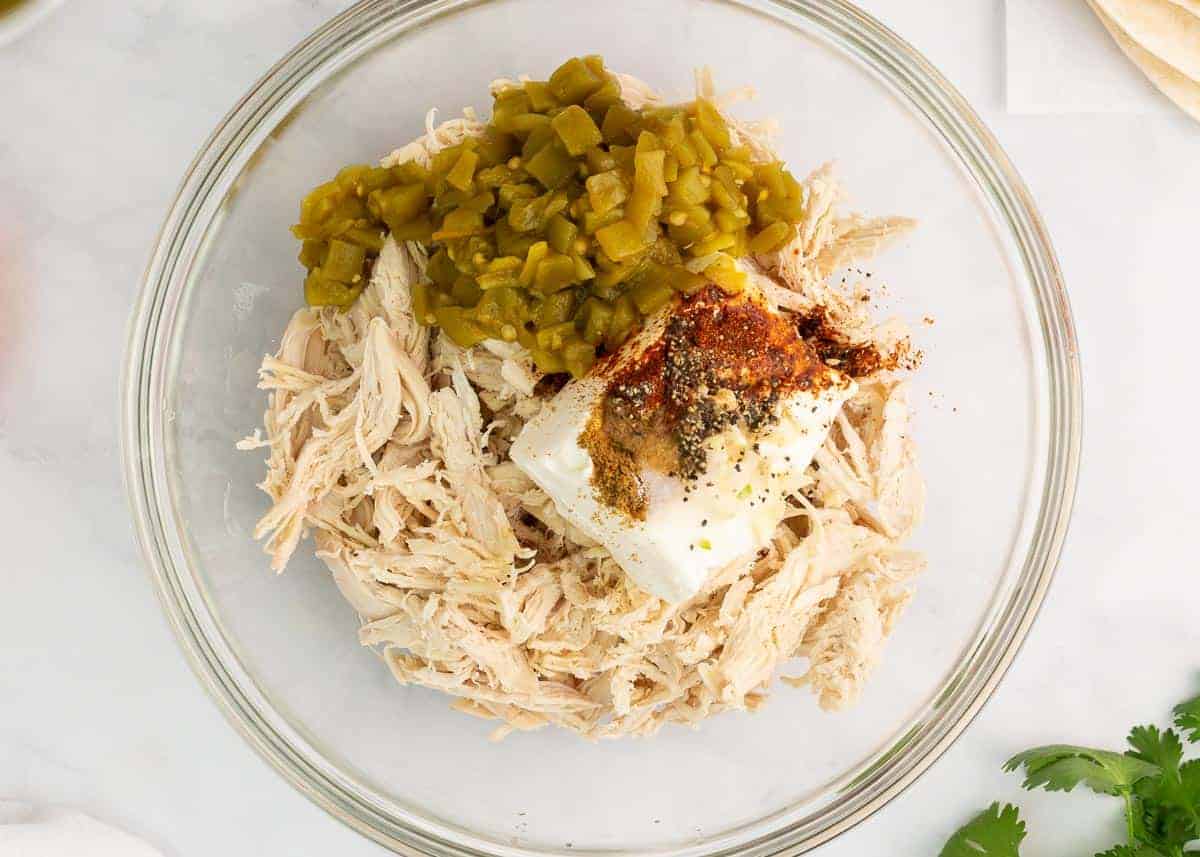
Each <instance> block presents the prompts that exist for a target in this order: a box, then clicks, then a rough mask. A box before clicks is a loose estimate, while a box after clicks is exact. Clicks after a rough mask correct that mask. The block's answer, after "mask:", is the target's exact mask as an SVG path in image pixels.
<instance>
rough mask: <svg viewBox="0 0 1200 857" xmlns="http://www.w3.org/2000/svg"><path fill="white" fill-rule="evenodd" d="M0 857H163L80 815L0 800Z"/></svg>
mask: <svg viewBox="0 0 1200 857" xmlns="http://www.w3.org/2000/svg"><path fill="white" fill-rule="evenodd" d="M0 857H163V855H162V852H161V851H159V850H158V849H156V848H152V847H150V846H149V845H147V844H146V843H145V842H143V841H142V840H140V839H137V838H135V837H133V836H130V835H129V834H128V833H123V832H121V831H120V830H116V829H114V828H112V827H109V826H108V825H106V824H101V823H100V822H98V821H96V820H95V819H94V818H91V817H90V816H86V815H84V814H83V813H81V812H74V811H72V810H67V809H59V808H57V807H35V806H33V805H32V804H28V803H23V802H20V801H4V800H0Z"/></svg>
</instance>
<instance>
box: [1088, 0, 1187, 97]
mask: <svg viewBox="0 0 1200 857" xmlns="http://www.w3.org/2000/svg"><path fill="white" fill-rule="evenodd" d="M1089 2H1090V3H1091V4H1092V7H1093V8H1095V9H1098V10H1099V11H1101V12H1103V13H1104V14H1103V16H1102V17H1107V18H1108V19H1109V20H1110V21H1112V22H1114V23H1115V24H1116V25H1117V26H1118V27H1119V28H1120V29H1121V30H1122V31H1123V32H1124V33H1125V35H1126V36H1127V37H1128V38H1129V39H1130V40H1131V41H1133V42H1134V43H1136V44H1137V45H1138V46H1139V47H1140V48H1141V49H1142V50H1144V51H1146V52H1147V53H1150V54H1152V55H1153V56H1154V57H1156V58H1157V59H1158V60H1159V61H1160V62H1163V63H1166V64H1167V65H1169V66H1171V67H1172V68H1174V69H1175V70H1176V71H1178V72H1179V73H1180V74H1183V75H1184V76H1186V77H1189V78H1191V80H1192V81H1193V82H1194V83H1197V84H1200V15H1197V14H1195V13H1194V12H1193V11H1189V8H1187V7H1195V6H1198V5H1200V3H1197V2H1196V0H1188V2H1187V3H1182V2H1178V0H1089ZM1105 23H1106V25H1107V23H1108V22H1107V21H1106V22H1105ZM1109 30H1110V31H1111V30H1112V27H1111V26H1110V27H1109ZM1126 53H1128V51H1126ZM1151 79H1152V80H1153V78H1151Z"/></svg>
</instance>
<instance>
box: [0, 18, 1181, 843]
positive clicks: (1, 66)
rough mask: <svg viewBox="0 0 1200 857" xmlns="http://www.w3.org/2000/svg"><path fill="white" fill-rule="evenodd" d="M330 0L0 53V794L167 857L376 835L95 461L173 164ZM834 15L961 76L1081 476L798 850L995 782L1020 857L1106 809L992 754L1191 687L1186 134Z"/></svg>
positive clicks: (106, 28)
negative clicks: (860, 799)
mask: <svg viewBox="0 0 1200 857" xmlns="http://www.w3.org/2000/svg"><path fill="white" fill-rule="evenodd" d="M345 5H347V4H346V3H344V2H341V0H259V2H256V3H244V2H239V0H210V2H197V0H186V2H185V0H132V2H127V3H117V2H112V0H109V1H108V2H102V0H68V2H66V3H65V4H63V5H62V6H61V7H60V8H59V9H58V10H57V11H55V12H54V13H53V14H52V15H50V16H49V17H48V18H47V19H46V20H45V21H44V22H42V23H41V24H40V25H39V26H38V27H37V28H36V29H34V30H33V31H32V32H30V33H29V34H27V35H26V36H25V37H23V38H22V39H20V40H19V41H17V42H15V43H13V44H9V45H4V46H0V80H3V81H4V82H5V84H4V86H3V87H0V115H2V116H4V117H5V119H4V122H3V127H4V129H5V130H4V133H3V134H0V486H3V489H2V490H0V521H3V524H2V525H0V530H2V532H3V535H4V567H5V569H4V572H3V574H4V585H3V589H2V590H0V592H2V595H0V797H14V798H21V799H25V800H32V801H41V802H48V803H56V804H65V805H68V806H73V807H77V808H80V809H83V810H85V811H87V812H89V813H91V814H93V815H95V816H97V817H98V818H101V819H103V820H105V821H108V822H110V823H113V824H116V825H118V826H120V827H123V828H125V829H127V830H129V831H131V832H134V833H137V834H139V835H141V836H144V837H145V838H146V839H148V840H149V841H150V842H152V843H153V844H155V845H156V846H158V847H159V848H161V849H162V850H163V852H164V853H165V854H169V855H180V857H187V855H197V857H199V855H207V854H212V853H222V854H229V855H240V854H246V855H249V854H301V853H337V854H339V855H342V857H353V855H382V854H383V853H384V852H383V851H382V849H380V848H379V847H378V846H376V845H374V844H372V843H370V842H368V841H367V840H365V839H363V838H362V837H360V836H358V835H357V834H355V833H352V832H351V831H350V830H348V829H346V828H344V827H342V826H341V825H340V824H339V823H338V822H336V821H334V820H333V819H332V818H330V817H329V816H327V815H325V814H324V813H323V812H322V811H320V810H319V809H317V808H316V807H315V806H314V805H312V804H310V803H309V802H308V801H307V800H306V799H305V798H303V797H302V796H301V795H300V794H298V793H297V792H295V791H294V790H293V789H292V788H291V787H290V786H288V785H287V784H286V783H284V781H283V780H282V779H281V778H280V777H278V776H277V775H276V774H275V773H274V772H273V771H272V770H271V769H270V768H268V766H267V765H266V764H264V763H263V762H262V761H260V760H259V758H258V757H257V756H256V755H255V754H254V753H253V752H252V751H251V750H250V749H249V748H248V747H247V746H246V745H245V744H244V743H243V741H242V739H241V738H239V737H238V736H237V735H236V734H235V733H234V731H233V730H232V729H230V728H229V726H228V725H227V724H226V723H225V721H224V720H223V719H222V717H221V715H220V714H219V713H218V711H217V708H216V707H215V706H214V705H213V704H212V703H211V702H210V701H209V700H208V698H207V697H206V696H205V695H204V693H203V691H202V690H201V689H200V685H199V684H198V683H197V682H196V680H195V679H194V678H193V676H192V674H191V672H190V670H189V669H188V667H187V665H186V664H185V662H184V659H183V656H182V655H181V653H180V651H179V650H178V648H177V646H176V645H175V642H174V640H173V638H172V636H171V633H170V631H169V629H168V627H167V624H166V622H165V621H164V620H163V619H162V617H161V615H160V612H159V607H158V604H157V602H156V599H155V595H154V592H153V590H152V588H151V585H150V583H149V580H148V578H147V576H146V574H145V572H144V571H143V569H142V566H141V560H140V557H139V555H138V552H137V549H136V547H135V545H134V540H133V535H132V532H131V527H130V524H129V521H128V516H127V511H126V502H125V496H124V490H123V487H122V484H121V471H120V461H119V454H118V405H117V394H118V386H119V375H120V365H121V359H122V353H123V351H124V346H125V331H126V322H127V316H128V313H129V307H130V305H131V303H132V301H133V299H134V294H135V292H136V290H137V287H138V281H139V277H140V275H141V272H142V268H143V266H144V265H145V263H146V260H147V258H148V255H149V249H150V245H151V242H152V241H153V239H154V236H155V233H156V230H157V228H158V225H159V221H160V219H161V217H162V215H163V213H164V212H165V210H166V207H167V205H168V203H169V201H170V199H171V197H172V195H173V193H174V190H175V187H176V184H177V182H178V180H179V178H180V176H181V175H182V173H183V170H184V169H185V167H186V165H187V163H188V162H189V160H190V159H191V157H192V155H193V153H194V152H195V150H196V149H197V147H198V146H199V145H200V143H201V142H202V141H203V139H204V137H205V136H206V135H207V134H208V132H209V130H210V129H211V128H212V126H213V125H214V124H215V122H216V121H217V120H218V118H219V117H220V116H221V115H222V114H223V113H224V112H225V110H226V109H227V108H228V106H229V105H230V104H232V103H233V101H234V100H235V99H236V98H238V97H239V96H240V95H241V94H242V92H243V91H244V90H245V89H246V88H247V87H248V86H249V85H250V83H252V82H253V80H255V79H256V78H257V77H258V75H259V74H260V73H261V72H262V71H263V70H264V69H266V68H267V67H268V66H269V65H270V64H271V63H272V62H274V61H275V60H276V59H277V58H278V57H279V56H280V55H282V54H283V53H284V52H285V51H286V50H287V49H288V48H289V47H290V46H291V45H292V44H294V43H295V42H296V41H297V40H298V39H299V38H301V37H302V36H303V35H304V34H306V33H307V32H308V31H310V30H311V29H312V28H314V27H315V26H316V25H317V24H319V23H320V22H321V21H322V20H324V19H325V18H327V17H329V16H330V15H332V14H333V13H335V12H337V11H338V10H340V9H341V8H343V7H344V6H345ZM864 5H865V6H866V7H867V8H868V10H869V11H871V12H873V13H874V14H877V15H878V16H880V17H881V18H882V19H883V20H885V21H886V22H887V23H889V24H890V25H891V26H893V27H894V28H895V29H896V30H898V31H899V32H900V34H901V35H903V36H904V37H905V38H907V39H909V40H910V41H911V42H912V43H913V44H915V45H916V46H917V47H918V48H919V49H920V50H922V51H923V52H924V53H925V55H926V56H927V57H929V59H930V60H931V61H932V62H933V63H934V64H935V65H937V66H939V67H940V68H941V69H942V70H943V71H944V72H945V74H946V75H947V76H948V77H949V78H950V80H951V81H952V82H953V83H955V84H956V85H957V86H958V87H959V88H960V90H961V91H962V92H963V93H964V94H965V95H966V96H967V98H968V99H969V100H970V101H971V102H972V103H973V104H974V105H975V107H976V108H977V109H978V110H979V112H980V113H981V114H982V115H983V117H984V119H985V121H986V122H988V124H989V125H990V126H991V128H992V129H993V130H994V131H995V132H996V134H997V135H998V136H999V138H1000V140H1001V142H1002V143H1003V145H1004V146H1005V147H1006V148H1007V150H1008V152H1009V153H1010V155H1011V156H1012V158H1013V160H1014V161H1015V162H1016V164H1017V165H1018V168H1019V169H1020V170H1021V171H1022V172H1023V174H1024V176H1025V178H1026V180H1027V181H1028V183H1029V185H1030V187H1031V189H1032V191H1033V193H1034V196H1035V197H1036V198H1037V200H1038V201H1039V204H1040V206H1041V210H1042V212H1043V214H1044V216H1045V218H1046V220H1047V222H1048V225H1049V227H1050V230H1051V234H1052V235H1053V236H1054V239H1055V242H1056V245H1057V249H1058V252H1059V255H1060V258H1061V261H1062V264H1063V268H1064V270H1065V274H1066V277H1067V281H1068V284H1069V287H1070V291H1071V297H1072V300H1073V304H1074V309H1075V313H1076V319H1077V323H1078V327H1079V335H1080V343H1081V351H1082V355H1083V365H1084V377H1085V391H1086V394H1085V408H1086V414H1085V435H1084V464H1083V475H1082V479H1081V483H1080V491H1079V500H1078V504H1077V510H1076V513H1075V519H1074V525H1073V528H1072V531H1071V535H1070V538H1069V541H1068V544H1067V547H1066V551H1065V553H1064V556H1063V561H1062V564H1061V567H1060V571H1059V576H1058V579H1057V580H1056V582H1055V584H1054V587H1053V589H1052V591H1051V594H1050V597H1049V600H1048V602H1047V603H1046V606H1045V608H1044V610H1043V611H1042V616H1041V618H1040V620H1039V621H1038V623H1037V625H1036V626H1035V628H1034V630H1033V632H1032V634H1031V635H1030V637H1029V639H1028V641H1027V643H1026V645H1025V647H1024V650H1023V651H1022V653H1021V654H1020V656H1019V658H1018V659H1017V661H1016V664H1015V665H1014V667H1013V668H1012V670H1011V672H1010V673H1009V675H1008V677H1007V678H1006V679H1005V681H1004V682H1003V684H1002V685H1001V687H1000V689H999V691H998V692H997V694H996V695H995V697H994V698H993V699H992V701H991V702H990V703H989V704H988V705H987V706H986V708H985V709H984V711H983V712H982V714H980V716H979V717H978V718H977V719H976V721H975V722H974V724H972V726H971V727H970V729H969V730H968V731H967V733H966V734H965V736H964V737H963V738H961V739H960V740H959V741H958V743H957V744H956V745H955V746H954V747H953V748H952V749H951V750H950V751H949V752H948V753H947V754H946V755H945V756H944V757H943V758H942V759H941V760H940V761H939V762H938V763H937V764H936V765H935V766H934V767H933V769H932V770H931V771H929V772H928V773H927V774H926V775H925V776H924V777H923V778H922V779H921V780H920V781H919V782H918V783H917V784H916V785H915V786H914V787H912V788H911V789H909V790H908V791H907V792H906V793H905V794H904V795H902V796H901V797H900V798H898V799H897V800H895V801H894V802H893V803H891V804H890V805H889V806H888V807H886V808H885V809H884V810H883V811H881V812H879V813H877V814H876V815H875V816H874V817H872V818H871V819H869V820H868V821H867V822H865V823H863V824H861V825H860V826H859V827H857V828H855V829H854V830H853V831H852V832H850V833H849V834H847V835H845V836H843V837H841V838H840V839H838V840H836V841H835V842H834V843H832V844H830V845H828V846H826V847H825V848H824V849H823V850H822V851H821V853H822V854H823V855H829V857H838V855H846V857H851V855H859V854H864V853H887V854H892V855H914V857H916V855H928V854H932V853H936V852H937V850H938V848H939V847H940V845H941V843H942V842H943V841H944V839H945V837H946V836H947V835H948V834H949V833H950V832H951V831H952V830H953V829H954V827H955V826H957V824H959V823H961V822H962V821H964V820H965V819H966V818H967V817H969V816H970V815H971V814H972V813H973V812H974V811H976V810H977V809H979V808H981V807H983V806H985V805H986V804H988V803H989V802H990V801H992V800H997V799H999V800H1020V801H1022V802H1023V804H1024V806H1025V808H1026V817H1027V818H1028V821H1029V824H1030V828H1031V830H1032V831H1033V832H1032V833H1031V836H1030V839H1029V844H1028V846H1027V848H1026V851H1025V853H1026V855H1027V857H1028V856H1029V855H1031V857H1038V855H1043V854H1045V855H1049V854H1052V853H1067V852H1072V853H1091V852H1090V851H1088V849H1089V848H1092V847H1093V846H1095V847H1096V848H1099V847H1101V846H1107V845H1108V844H1110V843H1111V841H1113V840H1114V839H1115V838H1116V837H1117V836H1118V835H1119V825H1118V821H1117V816H1116V814H1115V812H1114V811H1113V808H1112V807H1111V806H1108V805H1106V803H1105V802H1103V801H1098V800H1095V799H1092V798H1090V797H1089V796H1086V795H1078V794H1075V795H1058V796H1054V797H1053V798H1042V797H1037V798H1022V795H1021V793H1020V792H1019V789H1018V782H1017V778H1016V777H1013V776H1007V775H1004V774H1002V773H1001V772H1000V770H999V764H1000V762H1001V761H1002V760H1003V759H1004V758H1005V757H1006V756H1007V755H1008V754H1009V753H1011V752H1012V751H1015V750H1017V749H1022V748H1024V747H1026V746H1030V745H1034V744H1039V743H1045V742H1047V741H1052V740H1058V739H1070V740H1072V741H1075V742H1099V743H1115V742H1117V741H1119V740H1120V739H1121V737H1122V735H1123V734H1124V730H1125V729H1126V728H1127V727H1128V726H1129V725H1130V724H1131V723H1134V722H1139V721H1142V720H1158V721H1162V720H1164V719H1165V715H1166V713H1167V710H1168V708H1169V706H1170V705H1171V704H1172V703H1174V702H1176V701H1178V700H1179V699H1182V698H1183V697H1184V696H1185V695H1187V694H1189V693H1195V692H1196V690H1197V687H1198V685H1200V660H1198V659H1197V652H1200V631H1198V630H1197V627H1198V626H1197V624H1196V621H1195V617H1196V616H1197V614H1198V612H1200V596H1198V595H1197V594H1196V592H1197V590H1196V585H1195V581H1196V559H1195V557H1194V556H1193V555H1192V554H1191V552H1190V549H1189V546H1188V545H1189V543H1188V542H1187V539H1188V538H1190V536H1191V535H1192V533H1193V531H1194V529H1195V526H1196V523H1195V520H1196V515H1195V512H1196V502H1195V486H1196V485H1197V483H1198V482H1200V457H1198V456H1196V455H1195V454H1194V452H1193V450H1192V446H1191V443H1192V441H1191V438H1192V435H1193V434H1194V431H1195V423H1193V422H1192V420H1194V419H1197V417H1200V406H1198V405H1197V403H1196V396H1195V394H1194V391H1193V389H1192V388H1193V376H1192V373H1191V371H1190V370H1189V369H1188V367H1189V366H1190V365H1191V357H1190V356H1189V355H1190V353H1191V347H1192V345H1193V344H1194V343H1195V340H1196V333H1195V318H1196V317H1197V316H1198V315H1200V288H1197V286H1200V267H1198V265H1197V258H1198V257H1197V236H1198V235H1200V207H1198V205H1197V200H1200V126H1197V125H1196V124H1194V123H1192V122H1190V121H1188V120H1186V119H1185V118H1183V117H1182V116H1172V115H1167V116H1126V115H1108V116H1086V115H1077V116H1058V117H1056V116H1041V117H1016V116H1012V115H1009V114H1006V113H1005V112H1004V109H1003V104H1004V99H1003V92H1002V80H1003V71H1004V69H1003V62H1004V60H1003V12H1004V9H1003V3H1002V0H959V2H958V3H955V4H954V8H953V12H952V13H948V12H945V11H943V12H941V13H939V12H938V11H937V8H940V9H942V10H945V9H947V8H949V7H947V6H946V5H945V4H929V3H926V2H923V0H871V2H867V3H864ZM935 7H936V8H935ZM218 50H219V53H217V51H218ZM1156 403H1157V404H1156ZM230 783H236V784H237V788H236V789H233V788H230V787H229V784H230ZM1093 850H1095V849H1093Z"/></svg>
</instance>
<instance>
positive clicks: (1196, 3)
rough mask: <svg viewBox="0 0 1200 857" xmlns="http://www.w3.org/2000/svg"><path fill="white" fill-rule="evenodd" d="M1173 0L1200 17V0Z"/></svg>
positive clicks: (1177, 4)
mask: <svg viewBox="0 0 1200 857" xmlns="http://www.w3.org/2000/svg"><path fill="white" fill-rule="evenodd" d="M1171 2H1172V3H1174V4H1175V5H1176V6H1178V7H1180V8H1181V9H1186V10H1188V11H1189V12H1191V13H1192V14H1193V15H1195V16H1196V17H1198V18H1200V0H1171Z"/></svg>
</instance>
